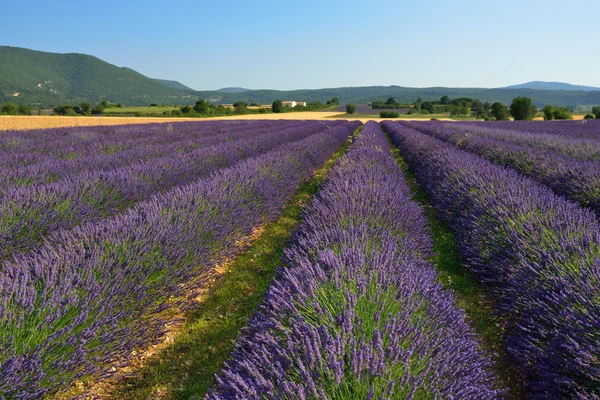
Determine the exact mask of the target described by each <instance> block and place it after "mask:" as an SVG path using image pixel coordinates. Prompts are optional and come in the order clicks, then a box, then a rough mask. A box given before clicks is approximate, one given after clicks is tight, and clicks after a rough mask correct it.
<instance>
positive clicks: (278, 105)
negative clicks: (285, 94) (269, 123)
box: [271, 100, 283, 113]
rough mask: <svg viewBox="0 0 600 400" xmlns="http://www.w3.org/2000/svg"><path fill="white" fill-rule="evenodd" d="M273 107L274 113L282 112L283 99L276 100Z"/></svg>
mask: <svg viewBox="0 0 600 400" xmlns="http://www.w3.org/2000/svg"><path fill="white" fill-rule="evenodd" d="M271 107H272V109H273V112H274V113H282V112H283V102H282V101H281V100H275V101H274V102H273V105H272V106H271Z"/></svg>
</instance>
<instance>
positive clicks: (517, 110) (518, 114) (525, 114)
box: [509, 97, 537, 121]
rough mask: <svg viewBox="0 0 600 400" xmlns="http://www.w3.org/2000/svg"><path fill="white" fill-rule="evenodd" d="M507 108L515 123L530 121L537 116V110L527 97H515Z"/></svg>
mask: <svg viewBox="0 0 600 400" xmlns="http://www.w3.org/2000/svg"><path fill="white" fill-rule="evenodd" d="M509 108H510V115H512V116H513V118H514V119H515V121H526V120H532V119H533V118H534V117H535V114H537V108H536V107H535V105H534V104H533V103H532V102H531V99H530V98H529V97H515V98H514V99H513V101H512V103H510V107H509Z"/></svg>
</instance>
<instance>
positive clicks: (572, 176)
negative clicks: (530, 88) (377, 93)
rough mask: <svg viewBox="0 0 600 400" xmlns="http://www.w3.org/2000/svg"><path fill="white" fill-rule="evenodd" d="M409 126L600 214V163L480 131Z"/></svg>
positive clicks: (436, 126)
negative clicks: (499, 137)
mask: <svg viewBox="0 0 600 400" xmlns="http://www.w3.org/2000/svg"><path fill="white" fill-rule="evenodd" d="M409 126H411V127H414V128H417V129H418V130H419V131H421V132H424V133H427V134H430V135H432V136H434V137H436V138H438V139H441V140H444V141H447V142H450V143H453V144H454V145H456V146H457V147H459V148H461V149H464V150H467V151H470V152H472V153H475V154H477V155H479V156H481V157H483V158H486V159H488V160H490V161H493V162H495V163H497V164H501V165H507V166H510V167H511V168H514V169H515V170H517V171H519V172H520V173H522V174H524V175H527V176H529V177H531V178H533V179H535V180H537V181H538V182H540V183H543V184H544V185H546V186H548V187H550V188H551V189H552V190H554V191H555V192H556V193H557V194H560V195H563V196H565V197H567V198H568V199H570V200H573V201H576V202H578V203H580V204H581V205H583V206H585V207H590V208H591V209H592V210H594V211H595V212H596V215H600V161H581V160H578V159H574V158H570V157H567V156H566V155H564V154H561V153H557V152H555V151H549V150H540V149H536V148H530V147H526V146H522V145H518V144H515V143H511V142H507V141H503V140H497V139H491V138H489V137H486V136H484V137H480V136H478V133H477V132H472V131H466V130H463V129H456V127H453V126H450V125H434V124H430V123H425V124H416V123H413V124H410V125H409ZM530 136H531V135H530ZM531 137H532V140H535V139H536V138H535V136H531ZM598 143H599V148H600V142H598Z"/></svg>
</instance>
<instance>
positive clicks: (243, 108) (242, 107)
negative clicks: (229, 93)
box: [233, 101, 248, 114]
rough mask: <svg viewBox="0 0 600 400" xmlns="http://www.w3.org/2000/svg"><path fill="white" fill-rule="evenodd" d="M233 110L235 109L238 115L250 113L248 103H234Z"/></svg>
mask: <svg viewBox="0 0 600 400" xmlns="http://www.w3.org/2000/svg"><path fill="white" fill-rule="evenodd" d="M233 108H234V109H235V113H236V114H245V113H246V112H248V103H246V102H245V101H236V102H235V103H233Z"/></svg>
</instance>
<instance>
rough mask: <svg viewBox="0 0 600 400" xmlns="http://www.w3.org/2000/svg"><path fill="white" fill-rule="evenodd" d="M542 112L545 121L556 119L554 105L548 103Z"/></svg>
mask: <svg viewBox="0 0 600 400" xmlns="http://www.w3.org/2000/svg"><path fill="white" fill-rule="evenodd" d="M542 112H543V113H544V121H551V120H553V119H554V107H553V106H551V105H550V104H546V105H545V106H544V108H542Z"/></svg>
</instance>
